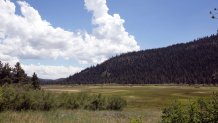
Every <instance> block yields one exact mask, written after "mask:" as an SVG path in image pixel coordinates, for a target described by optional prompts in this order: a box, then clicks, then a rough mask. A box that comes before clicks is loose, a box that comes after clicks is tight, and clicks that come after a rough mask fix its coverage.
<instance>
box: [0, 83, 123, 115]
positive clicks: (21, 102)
mask: <svg viewBox="0 0 218 123" xmlns="http://www.w3.org/2000/svg"><path fill="white" fill-rule="evenodd" d="M124 106H126V101H125V100H124V99H122V98H120V97H117V96H116V97H113V96H102V95H101V94H99V95H87V94H85V93H80V94H69V93H62V94H52V93H49V92H45V91H43V90H34V89H33V88H32V86H18V85H16V87H15V86H13V85H4V86H3V87H0V111H3V110H16V111H21V110H43V111H48V110H51V109H55V108H65V109H79V108H80V109H88V110H122V108H123V107H124Z"/></svg>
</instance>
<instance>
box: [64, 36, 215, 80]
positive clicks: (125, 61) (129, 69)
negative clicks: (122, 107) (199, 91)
mask: <svg viewBox="0 0 218 123" xmlns="http://www.w3.org/2000/svg"><path fill="white" fill-rule="evenodd" d="M216 72H218V35H212V36H210V37H204V38H201V39H198V40H194V41H192V42H189V43H182V44H176V45H172V46H168V47H164V48H158V49H151V50H144V51H138V52H131V53H126V54H122V55H120V56H116V57H113V58H111V59H109V60H107V61H105V62H104V63H102V64H100V65H97V66H94V67H90V68H87V69H85V70H83V71H81V72H80V73H76V74H75V75H73V76H70V77H68V78H66V79H64V80H63V79H62V81H63V82H64V83H68V84H94V83H98V84H100V83H119V84H163V83H185V84H203V83H205V84H211V83H217V80H215V79H214V78H215V77H214V75H215V73H216ZM216 75H217V74H216ZM217 84H218V83H217Z"/></svg>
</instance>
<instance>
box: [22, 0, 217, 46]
mask: <svg viewBox="0 0 218 123" xmlns="http://www.w3.org/2000/svg"><path fill="white" fill-rule="evenodd" d="M26 1H27V2H28V3H29V4H30V5H31V6H33V7H34V8H36V9H37V10H38V11H39V13H40V15H41V16H42V17H43V18H44V19H46V20H48V21H49V22H51V24H52V25H54V26H56V27H62V28H64V29H66V30H87V31H91V29H92V24H91V17H92V16H91V13H90V12H87V10H86V9H85V7H84V1H83V0H61V1H60V0H53V1H52V2H51V1H49V0H37V1H35V0H26ZM107 4H108V7H109V9H110V10H109V13H111V14H113V13H118V14H120V16H121V17H122V18H123V19H124V20H125V24H124V25H125V28H126V30H127V31H128V32H129V33H130V34H132V35H134V36H135V38H136V40H137V42H138V43H139V45H140V46H141V49H149V48H157V47H163V46H167V45H171V44H174V43H178V42H187V41H191V40H193V39H195V38H199V37H202V36H207V35H210V34H214V33H216V30H217V24H218V22H217V21H214V20H212V19H210V15H209V11H210V10H213V8H215V7H217V6H218V1H217V0H199V1H196V0H137V1H135V0H125V1H123V0H107Z"/></svg>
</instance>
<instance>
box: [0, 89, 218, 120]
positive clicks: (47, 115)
mask: <svg viewBox="0 0 218 123" xmlns="http://www.w3.org/2000/svg"><path fill="white" fill-rule="evenodd" d="M42 89H44V90H46V91H51V92H54V93H61V92H69V93H79V92H83V93H89V94H98V93H101V94H102V95H119V96H121V97H123V98H125V99H126V100H127V107H126V108H125V109H124V110H123V111H120V112H119V111H84V110H52V111H48V112H41V111H27V112H25V111H24V112H14V111H8V112H2V113H0V123H30V122H31V123H128V122H129V121H130V119H132V118H137V117H139V116H141V117H142V120H143V122H144V123H157V122H158V121H160V116H161V109H162V108H163V107H166V106H167V105H169V104H170V103H171V102H172V101H173V100H175V99H178V100H180V101H182V102H183V104H186V103H188V102H190V101H192V100H194V99H197V98H199V97H205V98H207V97H208V96H210V95H211V94H212V93H213V92H218V87H203V86H202V87H196V86H177V85H158V86H155V85H147V86H119V85H113V86H112V85H104V86H103V85H96V86H91V85H90V86H62V85H49V86H43V87H42Z"/></svg>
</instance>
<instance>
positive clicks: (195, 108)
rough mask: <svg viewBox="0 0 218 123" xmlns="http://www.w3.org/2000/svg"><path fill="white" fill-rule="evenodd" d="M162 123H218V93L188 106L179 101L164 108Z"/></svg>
mask: <svg viewBox="0 0 218 123" xmlns="http://www.w3.org/2000/svg"><path fill="white" fill-rule="evenodd" d="M161 122H162V123H218V93H214V94H213V96H212V97H210V98H209V99H198V100H197V101H195V102H191V103H190V104H189V105H188V106H182V104H181V103H180V102H178V101H175V102H173V103H172V105H171V106H169V107H168V108H165V109H164V110H163V115H162V121H161Z"/></svg>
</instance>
